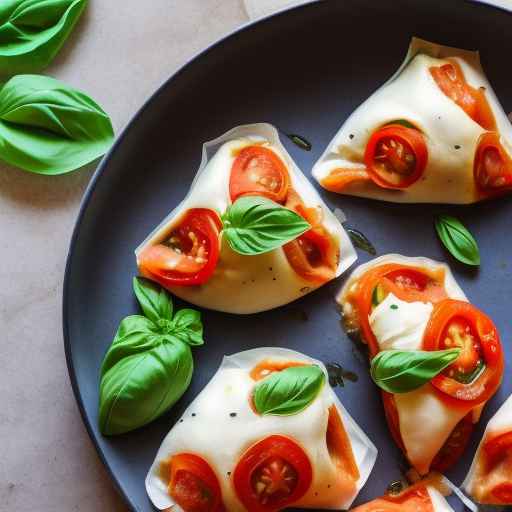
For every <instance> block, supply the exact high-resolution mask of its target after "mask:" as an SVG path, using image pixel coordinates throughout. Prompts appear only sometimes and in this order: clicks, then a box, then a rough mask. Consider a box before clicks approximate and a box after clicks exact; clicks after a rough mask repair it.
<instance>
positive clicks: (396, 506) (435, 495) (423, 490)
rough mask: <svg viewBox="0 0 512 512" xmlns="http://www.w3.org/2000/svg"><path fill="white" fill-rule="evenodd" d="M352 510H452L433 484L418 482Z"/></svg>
mask: <svg viewBox="0 0 512 512" xmlns="http://www.w3.org/2000/svg"><path fill="white" fill-rule="evenodd" d="M352 512H454V511H453V508H452V507H451V506H450V505H449V503H448V502H447V501H446V499H445V498H444V496H443V495H442V494H441V493H440V492H439V491H438V490H437V488H436V487H435V486H433V485H428V484H426V483H423V482H421V481H420V482H419V483H417V484H415V485H412V486H411V487H408V488H407V489H405V490H404V491H402V492H400V493H398V494H391V493H388V494H385V495H384V496H382V498H377V499H376V500H373V501H370V502H369V503H365V504H364V505H361V506H359V507H356V508H354V509H352Z"/></svg>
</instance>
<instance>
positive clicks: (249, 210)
mask: <svg viewBox="0 0 512 512" xmlns="http://www.w3.org/2000/svg"><path fill="white" fill-rule="evenodd" d="M222 220H223V223H224V230H223V232H222V234H223V237H225V238H226V240H227V241H228V243H229V246H230V247H231V249H233V250H234V251H236V252H238V253H240V254H243V255H255V254H263V253H265V252H270V251H273V250H274V249H277V248H278V247H281V246H283V245H284V244H286V243H287V242H290V241H291V240H294V239H295V238H297V237H298V236H300V235H302V233H304V232H305V231H307V230H308V229H310V227H311V226H310V225H309V224H308V223H307V222H306V221H305V220H304V219H303V218H302V217H301V216H300V215H298V214H297V213H295V212H294V211H292V210H289V209H288V208H284V207H283V206H281V205H280V204H277V203H275V202H274V201H271V200H270V199H267V198H265V197H259V196H243V197H240V198H239V199H237V200H236V201H235V202H234V203H233V204H232V205H231V206H229V207H228V209H227V210H226V212H225V214H224V215H223V216H222Z"/></svg>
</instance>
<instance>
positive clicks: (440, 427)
mask: <svg viewBox="0 0 512 512" xmlns="http://www.w3.org/2000/svg"><path fill="white" fill-rule="evenodd" d="M338 301H339V302H340V304H341V306H342V312H343V318H344V323H345V326H346V328H347V330H348V331H351V332H352V333H359V334H360V337H361V339H362V341H364V342H365V343H367V344H368V349H369V353H370V358H371V360H372V361H373V360H374V359H375V358H376V356H377V355H378V354H380V356H379V358H378V359H376V360H375V361H379V360H380V361H382V360H383V357H382V356H386V357H387V356H390V358H388V361H391V360H392V358H393V357H397V354H398V356H399V357H400V358H401V360H402V361H407V360H409V361H410V359H407V358H410V357H416V360H415V361H420V360H421V361H423V362H422V363H421V364H417V365H416V364H411V365H410V368H409V367H399V368H398V369H397V371H396V372H393V371H391V370H390V368H389V367H388V368H386V367H385V366H384V369H381V372H384V373H383V375H384V377H385V378H384V381H389V379H391V378H393V379H394V380H393V382H394V384H393V385H392V387H389V386H390V385H389V384H388V383H387V382H384V381H382V382H380V384H379V381H378V380H376V377H375V375H374V371H375V370H374V369H373V365H372V376H373V377H374V380H376V382H377V384H379V385H380V386H381V387H382V389H383V391H382V399H383V402H384V408H385V412H386V419H387V422H388V425H389V428H390V430H391V434H392V436H393V438H394V440H395V441H396V443H397V444H398V446H399V447H400V448H401V449H402V451H403V452H404V454H405V456H406V457H407V459H408V460H409V462H410V463H411V465H412V466H413V467H414V468H415V469H416V470H417V471H418V472H419V473H420V474H421V475H425V474H427V473H429V471H431V470H437V471H441V472H443V471H445V470H446V469H448V468H449V467H450V466H451V465H452V464H453V463H454V462H455V461H456V460H457V459H458V458H459V457H460V455H461V454H462V452H463V450H464V448H465V445H466V443H467V441H468V439H469V436H470V434H471V431H472V429H473V424H474V423H476V422H477V421H478V418H479V415H480V412H481V410H482V408H483V406H484V405H485V403H486V402H487V400H489V398H490V397H491V396H492V395H493V394H494V393H495V392H496V390H497V389H498V387H499V385H500V383H501V378H502V375H503V354H502V348H501V344H500V339H499V335H498V332H497V330H496V328H495V326H494V324H493V323H492V321H491V320H490V319H489V318H488V317H487V316H486V315H485V314H484V313H482V312H481V311H480V310H478V309H477V308H476V307H474V306H473V305H471V304H469V302H468V301H467V298H466V296H465V295H464V292H463V291H462V290H461V289H460V287H459V286H458V284H457V282H456V281H455V279H454V277H453V275H452V273H451V271H450V269H449V267H448V266H447V265H445V264H442V263H438V262H436V261H433V260H430V259H428V258H410V257H405V256H400V255H398V254H389V255H386V256H382V257H380V258H376V259H375V260H373V261H370V262H369V263H366V264H364V265H361V266H360V267H358V268H357V269H356V270H355V271H354V272H353V274H352V275H351V276H350V278H349V279H348V281H347V283H346V284H345V286H344V287H343V289H342V290H341V293H340V295H339V297H338ZM452 349H457V350H452ZM397 351H400V352H397ZM438 351H442V352H438ZM383 352H385V354H384V353H383ZM409 352H410V353H409ZM413 352H414V353H413ZM427 352H428V353H430V354H428V353H427ZM431 352H436V354H432V353H431ZM445 356H446V357H448V356H450V357H451V359H450V360H448V361H447V362H446V364H444V366H440V367H439V369H438V371H437V373H435V372H434V373H433V374H432V378H427V379H424V378H423V377H422V375H423V374H422V370H421V368H422V365H425V368H426V371H430V367H431V365H432V364H437V363H434V362H433V359H432V357H436V358H437V357H439V358H440V357H445ZM438 360H439V359H438ZM385 363H386V361H384V363H382V364H385ZM381 368H382V367H381ZM418 368H419V370H417V369H418ZM386 372H388V373H386ZM411 379H412V381H413V382H418V384H417V385H410V382H411ZM417 379H422V380H419V381H417Z"/></svg>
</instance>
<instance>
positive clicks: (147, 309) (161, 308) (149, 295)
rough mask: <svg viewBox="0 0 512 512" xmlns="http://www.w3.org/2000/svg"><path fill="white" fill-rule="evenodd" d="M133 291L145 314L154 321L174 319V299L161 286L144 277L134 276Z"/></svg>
mask: <svg viewBox="0 0 512 512" xmlns="http://www.w3.org/2000/svg"><path fill="white" fill-rule="evenodd" d="M133 291H134V292H135V296H136V297H137V300H138V301H139V304H140V307H141V308H142V311H143V312H144V314H145V315H146V316H147V317H148V318H149V319H150V320H152V321H153V322H155V323H158V321H159V320H169V321H170V320H172V310H173V305H172V300H171V297H170V295H169V294H168V293H167V292H166V291H165V290H164V288H162V287H161V286H159V285H157V284H156V283H153V282H152V281H150V280H149V279H145V278H143V277H134V278H133Z"/></svg>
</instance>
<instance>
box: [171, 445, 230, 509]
mask: <svg viewBox="0 0 512 512" xmlns="http://www.w3.org/2000/svg"><path fill="white" fill-rule="evenodd" d="M165 465H166V468H165V471H166V473H167V474H168V475H169V486H168V492H169V495H170V496H171V497H172V499H173V500H174V501H175V502H176V503H177V504H178V505H179V506H180V507H181V508H182V509H183V510H184V511H185V512H222V511H224V506H223V504H222V494H221V489H220V485H219V481H218V479H217V476H216V475H215V473H214V472H213V470H212V468H211V467H210V465H209V464H208V462H206V461H205V460H204V459H202V458H201V457H198V456H197V455H194V454H192V453H180V454H178V455H174V456H173V457H171V459H170V460H169V461H168V462H166V463H165Z"/></svg>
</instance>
